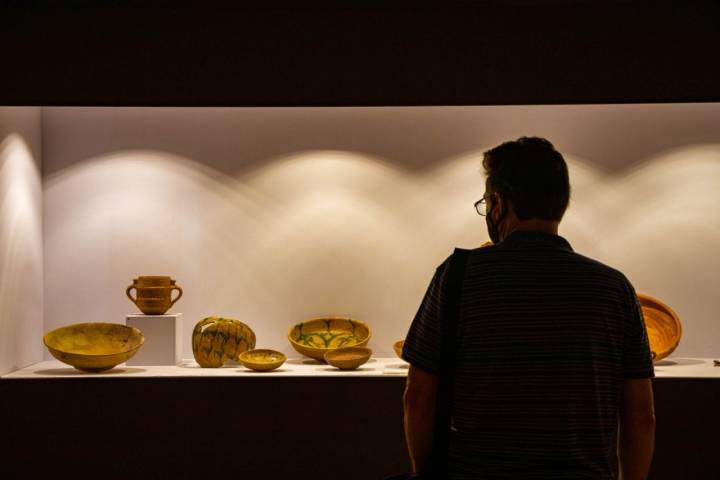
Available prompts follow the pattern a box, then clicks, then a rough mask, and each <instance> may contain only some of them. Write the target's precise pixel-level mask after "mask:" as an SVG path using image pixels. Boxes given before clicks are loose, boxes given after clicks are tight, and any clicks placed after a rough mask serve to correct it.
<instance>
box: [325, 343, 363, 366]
mask: <svg viewBox="0 0 720 480" xmlns="http://www.w3.org/2000/svg"><path fill="white" fill-rule="evenodd" d="M370 356H372V350H370V349H369V348H366V347H345V348H337V349H335V350H330V351H329V352H325V361H326V362H327V363H329V364H330V365H332V366H333V367H336V368H339V369H340V370H354V369H356V368H358V367H359V366H360V365H363V364H365V363H367V361H368V360H370Z"/></svg>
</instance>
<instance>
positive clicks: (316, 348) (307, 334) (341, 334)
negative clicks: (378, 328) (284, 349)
mask: <svg viewBox="0 0 720 480" xmlns="http://www.w3.org/2000/svg"><path fill="white" fill-rule="evenodd" d="M370 336H371V331H370V327H369V326H368V325H367V324H365V323H364V322H361V321H360V320H353V319H351V318H342V317H324V318H314V319H312V320H307V321H304V322H302V323H298V324H297V325H295V326H294V327H292V328H291V329H290V331H289V332H288V340H290V345H292V346H293V348H294V349H295V350H296V351H297V352H298V353H300V354H302V355H306V356H308V357H310V358H314V359H316V360H320V361H325V353H327V352H328V351H330V350H335V349H338V348H343V347H364V346H366V345H367V344H368V341H369V340H370Z"/></svg>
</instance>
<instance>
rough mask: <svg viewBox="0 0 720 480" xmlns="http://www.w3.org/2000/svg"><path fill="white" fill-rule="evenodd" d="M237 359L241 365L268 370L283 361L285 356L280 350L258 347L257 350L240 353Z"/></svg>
mask: <svg viewBox="0 0 720 480" xmlns="http://www.w3.org/2000/svg"><path fill="white" fill-rule="evenodd" d="M238 359H239V360H240V363H242V364H243V366H245V367H247V368H249V369H250V370H256V371H258V372H269V371H270V370H275V369H276V368H278V367H280V365H282V364H283V363H285V360H287V357H286V356H285V354H283V353H282V352H278V351H276V350H267V349H261V348H260V349H257V350H247V351H245V352H243V353H241V354H240V357H239V358H238Z"/></svg>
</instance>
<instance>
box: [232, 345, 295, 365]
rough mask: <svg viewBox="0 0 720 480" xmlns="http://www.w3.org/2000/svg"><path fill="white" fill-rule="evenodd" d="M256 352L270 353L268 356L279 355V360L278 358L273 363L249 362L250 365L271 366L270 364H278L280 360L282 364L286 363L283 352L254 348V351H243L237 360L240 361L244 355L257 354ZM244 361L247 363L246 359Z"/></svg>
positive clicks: (285, 356)
mask: <svg viewBox="0 0 720 480" xmlns="http://www.w3.org/2000/svg"><path fill="white" fill-rule="evenodd" d="M257 352H264V353H270V354H275V355H280V356H281V358H279V359H278V360H274V361H272V362H266V361H262V360H261V361H259V362H253V361H252V360H251V363H262V364H264V365H271V364H273V363H277V362H279V361H280V360H282V361H283V362H285V361H287V355H285V354H284V353H283V352H279V351H277V350H273V349H271V348H254V349H252V350H245V351H244V352H242V353H241V354H240V355H239V356H238V360H240V359H241V358H242V357H243V356H245V354H248V353H257ZM246 361H247V359H246Z"/></svg>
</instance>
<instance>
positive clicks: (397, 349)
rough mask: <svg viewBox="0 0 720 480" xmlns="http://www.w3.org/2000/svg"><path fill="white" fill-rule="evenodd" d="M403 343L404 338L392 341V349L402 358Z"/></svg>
mask: <svg viewBox="0 0 720 480" xmlns="http://www.w3.org/2000/svg"><path fill="white" fill-rule="evenodd" d="M404 345H405V340H398V341H397V342H395V343H393V350H395V355H397V356H398V358H402V349H403V346H404Z"/></svg>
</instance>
